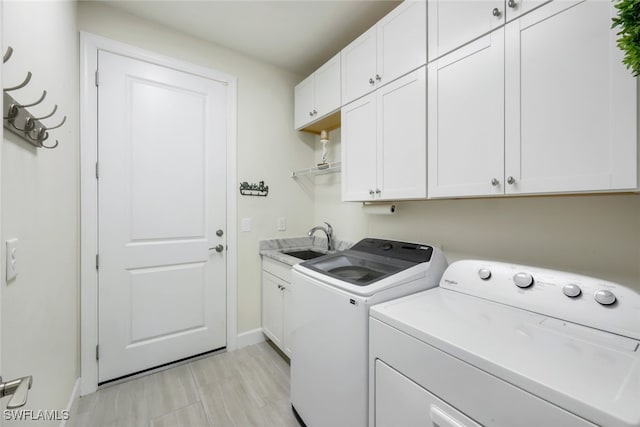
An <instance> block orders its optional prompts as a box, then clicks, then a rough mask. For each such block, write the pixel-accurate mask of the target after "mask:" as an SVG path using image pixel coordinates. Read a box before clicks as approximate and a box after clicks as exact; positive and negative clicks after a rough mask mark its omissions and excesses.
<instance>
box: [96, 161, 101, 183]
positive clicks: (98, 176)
mask: <svg viewBox="0 0 640 427" xmlns="http://www.w3.org/2000/svg"><path fill="white" fill-rule="evenodd" d="M98 178H100V172H99V170H98V162H96V179H98Z"/></svg>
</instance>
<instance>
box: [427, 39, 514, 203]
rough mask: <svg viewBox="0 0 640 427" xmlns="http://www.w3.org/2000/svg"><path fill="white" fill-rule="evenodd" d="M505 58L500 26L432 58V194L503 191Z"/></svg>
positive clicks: (430, 148) (454, 194) (430, 151)
mask: <svg viewBox="0 0 640 427" xmlns="http://www.w3.org/2000/svg"><path fill="white" fill-rule="evenodd" d="M503 57H504V29H499V30H496V31H494V32H492V33H490V34H488V35H486V36H484V37H482V38H480V39H478V40H476V41H475V42H473V43H471V44H468V45H466V46H464V47H463V48H461V49H458V50H456V51H454V52H452V53H451V54H449V55H446V56H444V57H442V58H440V59H438V60H436V61H433V62H430V63H429V66H428V69H429V73H428V75H429V82H428V89H427V93H428V103H429V106H428V109H427V111H428V120H427V122H428V123H429V127H428V128H429V130H428V132H429V135H428V141H429V144H428V145H429V156H428V159H429V168H428V171H429V179H428V182H429V197H455V196H486V195H493V194H502V193H503V192H504V190H503V186H502V181H503V175H504V61H503Z"/></svg>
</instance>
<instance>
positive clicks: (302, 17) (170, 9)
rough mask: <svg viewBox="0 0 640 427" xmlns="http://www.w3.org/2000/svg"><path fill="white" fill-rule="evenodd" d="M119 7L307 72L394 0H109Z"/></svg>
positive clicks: (378, 15)
mask: <svg viewBox="0 0 640 427" xmlns="http://www.w3.org/2000/svg"><path fill="white" fill-rule="evenodd" d="M107 3H108V4H109V5H111V6H113V7H116V8H118V9H122V10H125V11H127V12H129V13H132V14H134V15H137V16H140V17H143V18H146V19H148V20H151V21H154V22H157V23H160V24H163V25H166V26H167V27H171V28H174V29H176V30H179V31H181V32H184V33H187V34H190V35H193V36H195V37H198V38H201V39H205V40H208V41H211V42H213V43H217V44H220V45H223V46H225V47H228V48H231V49H233V50H236V51H239V52H242V53H245V54H247V55H249V56H252V57H254V58H258V59H261V60H263V61H265V62H268V63H271V64H274V65H277V66H279V67H282V68H285V69H287V70H290V71H292V72H294V73H298V74H301V75H307V74H310V73H311V72H313V71H314V70H315V69H316V68H318V67H319V66H320V65H322V63H323V62H325V61H326V60H328V59H329V58H330V57H331V56H333V55H334V54H336V53H338V52H339V51H340V50H341V49H342V48H343V47H345V46H346V45H347V44H349V42H351V41H352V40H354V39H355V38H356V37H357V36H358V35H360V34H362V33H363V32H364V31H365V30H367V29H368V28H369V27H371V26H372V25H373V24H375V23H376V22H377V21H378V20H379V19H380V18H382V17H383V16H384V15H386V14H387V12H388V11H390V10H391V9H393V8H394V7H395V6H396V5H397V4H398V3H399V1H397V0H355V1H354V0H350V1H348V0H342V1H331V0H297V1H291V0H289V1H286V0H280V1H272V0H264V1H245V0H234V1H220V0H204V1H203V0H201V1H191V0H168V1H165V0H142V1H140V0H138V1H113V0H110V1H107Z"/></svg>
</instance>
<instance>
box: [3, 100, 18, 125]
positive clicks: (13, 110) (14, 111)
mask: <svg viewBox="0 0 640 427" xmlns="http://www.w3.org/2000/svg"><path fill="white" fill-rule="evenodd" d="M7 113H8V114H9V116H8V117H2V118H3V119H4V120H9V121H12V120H13V119H15V118H16V117H17V116H18V113H19V111H18V106H17V105H16V104H10V105H9V109H8V110H7Z"/></svg>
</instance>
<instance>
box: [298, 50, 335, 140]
mask: <svg viewBox="0 0 640 427" xmlns="http://www.w3.org/2000/svg"><path fill="white" fill-rule="evenodd" d="M340 100H341V97H340V54H337V55H335V56H334V57H333V58H331V59H330V60H329V61H328V62H326V63H325V64H324V65H322V66H321V67H320V68H318V70H316V71H315V72H314V73H313V74H311V75H310V76H309V77H307V78H306V79H304V80H303V81H302V82H300V83H299V84H298V85H297V86H296V87H295V95H294V101H295V107H294V127H295V129H298V130H300V129H304V128H306V127H307V126H308V125H310V124H311V123H314V122H316V121H319V120H321V119H323V118H324V117H326V116H327V115H329V114H331V113H333V112H335V111H336V110H338V109H339V108H340Z"/></svg>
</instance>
